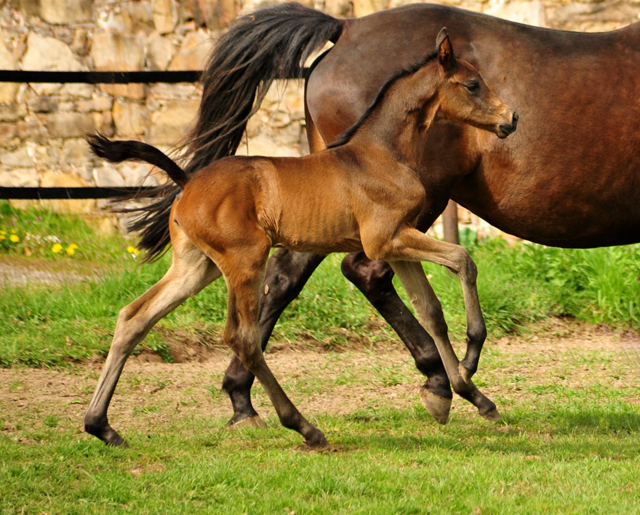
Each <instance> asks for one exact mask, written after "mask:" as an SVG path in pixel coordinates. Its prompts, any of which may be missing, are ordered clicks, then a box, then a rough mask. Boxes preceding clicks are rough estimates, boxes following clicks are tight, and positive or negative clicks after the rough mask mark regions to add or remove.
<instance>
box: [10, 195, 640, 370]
mask: <svg viewBox="0 0 640 515" xmlns="http://www.w3.org/2000/svg"><path fill="white" fill-rule="evenodd" d="M0 230H3V231H4V232H5V233H7V236H8V235H10V234H13V233H12V232H11V231H16V233H15V234H16V235H17V236H18V238H19V240H20V241H19V242H17V243H14V242H11V241H9V240H8V239H6V238H5V240H2V242H0V243H2V246H1V247H0V260H1V259H3V256H4V259H12V260H14V261H15V260H17V261H18V262H19V263H22V264H23V265H24V266H31V264H33V263H36V264H37V265H38V266H45V267H48V268H52V269H54V270H59V271H62V272H63V273H68V272H69V271H71V273H77V274H81V275H82V274H85V275H86V274H87V273H89V274H90V275H91V274H93V275H95V274H97V275H99V276H100V277H101V279H100V280H99V281H97V282H95V281H91V280H88V279H84V280H79V281H75V282H70V283H67V284H64V285H62V286H58V287H51V286H43V285H38V284H36V283H34V284H31V285H29V286H27V287H24V286H10V285H7V284H5V285H4V286H3V290H4V294H3V295H2V298H0V366H5V367H7V366H12V365H26V366H35V367H39V366H67V365H68V364H69V363H74V362H77V361H79V360H84V359H87V358H90V357H91V356H95V355H98V356H104V355H105V354H106V352H107V350H108V345H109V342H110V338H111V335H112V332H113V328H114V325H115V320H116V317H117V313H118V311H119V309H120V308H121V307H123V306H124V305H126V304H128V303H129V302H131V301H133V300H134V299H135V298H137V297H138V296H139V295H140V294H141V293H142V292H144V291H145V290H146V289H147V288H149V287H150V286H151V285H152V284H153V283H154V282H156V281H157V280H158V279H159V278H160V277H161V276H162V275H163V274H164V272H165V271H166V270H167V269H168V267H169V263H170V255H167V256H165V257H164V258H163V259H161V260H160V261H159V262H157V263H154V264H152V265H145V266H140V265H139V264H138V262H137V260H136V259H135V249H134V247H133V246H132V243H134V241H133V240H131V239H128V238H124V237H123V236H121V235H118V234H115V235H109V236H104V235H101V234H100V233H99V232H97V231H96V230H95V228H94V227H93V226H92V224H91V223H87V222H86V221H84V220H82V219H81V218H78V217H74V216H69V215H64V216H63V215H57V214H55V213H52V212H49V211H42V210H40V211H38V210H27V211H18V210H14V209H12V208H11V207H10V206H9V204H8V203H6V202H0ZM464 236H465V240H466V245H467V247H468V248H469V250H470V252H471V254H472V256H473V258H474V260H475V261H476V263H477V264H478V268H479V279H478V289H479V292H480V300H481V305H482V307H483V312H484V315H485V319H486V322H487V326H488V330H489V337H490V338H496V337H499V336H502V335H504V334H508V333H513V332H518V331H521V330H523V329H524V330H526V327H527V326H528V325H529V324H530V323H532V322H536V321H539V320H541V319H544V318H545V317H548V316H569V317H575V318H578V319H581V320H585V321H587V322H592V323H598V324H608V325H611V326H615V327H618V328H620V329H622V330H625V329H636V330H637V329H640V283H639V282H638V281H637V280H636V276H637V273H638V269H639V268H640V246H638V245H632V246H626V247H614V248H601V249H592V250H571V249H557V248H547V247H542V246H539V245H533V244H519V245H516V246H513V247H510V246H508V245H507V243H506V242H504V241H502V240H500V239H493V240H483V241H481V242H477V241H474V238H473V234H469V233H468V232H467V233H464ZM58 241H59V242H61V243H60V247H61V249H60V250H59V252H57V253H54V252H53V251H52V249H53V245H55V243H53V242H58ZM71 243H74V244H75V245H77V249H74V253H73V255H69V254H67V252H66V250H67V249H69V245H71ZM25 254H30V255H29V256H28V257H26V256H25ZM340 259H341V256H340V255H332V256H330V257H329V258H328V259H327V260H325V262H324V263H323V264H322V265H321V266H320V267H319V269H318V271H317V272H316V273H315V274H314V276H313V277H312V279H311V280H310V281H309V284H308V285H307V286H306V287H305V290H304V291H303V293H302V295H301V296H300V298H298V299H297V300H295V301H294V302H293V303H292V304H291V306H290V307H289V308H288V309H287V311H285V313H284V315H283V316H282V317H281V320H280V322H279V323H278V325H277V326H276V329H275V331H274V336H273V339H274V340H275V341H285V342H300V341H307V342H312V344H313V345H318V342H319V344H320V345H322V346H324V347H325V348H340V347H345V346H348V345H350V343H351V342H353V341H354V340H356V341H359V342H365V343H376V342H380V341H387V340H389V339H392V340H393V339H394V338H395V335H394V333H393V332H392V331H391V330H390V329H389V328H388V326H387V325H386V324H385V323H384V321H383V320H382V319H381V317H380V316H379V315H378V314H377V313H376V312H375V310H374V309H373V308H372V307H371V306H370V305H369V304H368V303H367V302H366V300H365V299H364V298H363V296H362V295H361V294H360V293H359V292H358V291H357V290H356V289H355V288H354V287H353V285H351V284H350V283H348V281H346V279H344V278H343V277H342V276H341V274H340V273H339V262H340ZM43 263H44V265H43ZM425 270H426V271H427V273H428V274H429V277H430V280H431V282H432V284H433V286H434V289H435V291H436V293H437V294H438V295H439V297H440V299H441V301H442V304H443V307H444V311H445V316H446V318H447V321H448V323H449V326H450V329H451V333H452V337H453V339H454V340H459V341H460V340H464V334H465V316H464V306H463V303H462V294H461V289H460V284H459V282H458V280H457V279H456V278H455V277H454V276H453V275H452V274H451V273H450V272H448V271H447V270H446V269H444V268H443V267H439V266H436V265H432V264H425ZM397 286H398V290H399V291H400V292H401V295H403V296H404V298H405V301H406V296H405V295H404V291H403V290H402V288H401V287H400V286H399V285H397ZM225 306H226V289H225V285H224V282H223V281H217V282H216V283H214V284H213V285H211V286H210V287H208V288H207V289H205V291H203V292H202V293H200V294H199V295H198V296H197V297H195V298H192V299H189V300H188V301H187V302H186V303H185V304H184V305H183V306H181V307H180V308H178V309H177V310H176V311H174V313H172V314H171V315H169V316H168V317H167V318H166V319H165V320H163V321H162V322H161V323H160V324H159V328H158V329H155V330H154V331H152V332H151V334H150V335H149V336H148V337H147V339H146V341H145V343H144V344H143V345H144V347H145V348H147V349H150V350H153V351H155V352H157V353H158V354H160V355H161V356H162V357H163V358H164V359H165V360H168V361H171V359H172V357H171V353H170V349H169V347H168V343H167V341H168V339H169V338H171V337H172V336H173V335H176V334H178V336H179V338H178V339H182V340H184V339H190V340H192V341H195V342H211V341H216V340H217V339H218V335H219V334H220V331H221V328H222V325H223V324H224V320H225V315H226V311H225V309H226V308H225Z"/></svg>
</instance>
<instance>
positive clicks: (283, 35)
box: [128, 3, 343, 261]
mask: <svg viewBox="0 0 640 515" xmlns="http://www.w3.org/2000/svg"><path fill="white" fill-rule="evenodd" d="M342 28H343V22H342V21H341V20H338V19H336V18H333V17H331V16H329V15H328V14H324V13H322V12H320V11H316V10H315V9H311V8H309V7H305V6H303V5H300V4H297V3H289V4H281V5H277V6H274V7H268V8H266V9H261V10H258V11H256V12H254V13H253V14H250V15H247V16H243V17H242V18H238V19H237V20H236V21H235V22H234V24H233V25H232V26H231V28H230V29H229V31H228V32H227V33H226V34H224V35H223V36H222V37H221V38H220V40H219V41H218V43H217V44H216V46H215V48H214V50H213V52H212V54H211V56H210V57H209V61H208V63H207V65H206V67H205V70H204V72H203V74H202V81H203V86H204V91H203V95H202V102H201V104H200V109H199V112H198V118H197V122H196V125H195V126H194V128H193V129H192V130H191V131H190V132H189V133H188V134H187V135H186V136H185V138H184V140H183V141H185V143H184V144H183V145H182V147H181V149H182V150H183V151H184V155H185V156H186V157H185V159H186V160H188V161H187V164H186V166H185V171H186V173H187V174H190V173H193V172H195V171H196V170H199V169H200V168H202V167H204V166H206V165H208V164H210V163H212V162H213V161H215V160H217V159H221V158H223V157H226V156H230V155H233V154H235V152H236V150H237V148H238V145H239V144H240V141H241V140H242V135H243V134H244V130H245V128H246V125H247V120H248V119H249V117H250V116H251V115H252V114H254V113H255V112H256V111H257V110H258V109H259V108H260V104H261V103H262V100H263V99H264V97H265V95H266V94H267V91H268V90H269V87H270V86H271V84H272V83H273V81H274V80H276V79H283V78H289V77H300V78H302V74H303V66H304V62H305V60H306V59H307V57H308V56H309V55H310V54H312V53H313V52H314V51H316V50H319V49H320V48H322V46H323V45H324V44H325V43H326V42H327V41H333V42H336V41H337V40H338V38H339V37H340V35H341V34H342ZM177 193H178V189H177V188H175V187H174V186H166V187H163V188H162V190H161V191H160V194H161V195H164V198H162V199H161V200H158V201H156V202H154V203H152V204H150V205H148V206H145V207H141V208H136V209H131V210H128V211H129V212H131V211H135V212H138V213H139V216H138V218H137V219H136V220H134V222H133V223H132V224H131V225H130V226H129V230H132V231H140V232H141V241H140V247H142V248H144V249H146V250H147V253H146V256H145V260H146V261H152V260H154V259H155V258H157V257H159V256H160V255H162V253H163V252H164V251H165V249H166V247H167V245H168V244H169V243H170V238H169V224H168V221H169V212H170V210H171V205H172V203H173V200H174V198H175V196H176V195H177Z"/></svg>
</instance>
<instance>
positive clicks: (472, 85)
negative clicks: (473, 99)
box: [464, 80, 480, 93]
mask: <svg viewBox="0 0 640 515" xmlns="http://www.w3.org/2000/svg"><path fill="white" fill-rule="evenodd" d="M464 87H465V88H467V91H469V93H476V92H477V91H478V90H479V89H480V83H479V82H477V81H475V80H474V81H471V82H467V83H466V84H465V85H464Z"/></svg>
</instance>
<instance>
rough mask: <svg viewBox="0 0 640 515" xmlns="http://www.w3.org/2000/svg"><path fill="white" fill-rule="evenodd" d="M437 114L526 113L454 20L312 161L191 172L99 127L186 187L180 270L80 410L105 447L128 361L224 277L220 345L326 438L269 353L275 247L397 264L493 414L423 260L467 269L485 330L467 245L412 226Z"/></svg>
mask: <svg viewBox="0 0 640 515" xmlns="http://www.w3.org/2000/svg"><path fill="white" fill-rule="evenodd" d="M439 118H447V119H451V120H456V121H458V122H460V123H465V124H471V125H473V126H474V127H477V128H479V129H480V130H484V131H487V132H488V131H490V132H492V133H494V134H495V135H497V136H498V137H500V138H506V137H507V136H508V135H509V134H511V133H512V132H513V131H514V130H515V128H516V121H517V116H516V115H515V113H513V112H512V111H511V110H510V109H509V108H508V107H507V106H506V104H504V103H503V102H502V101H501V100H500V99H499V98H498V97H497V96H496V95H495V94H494V93H493V92H492V91H491V90H490V89H489V88H488V87H487V85H486V84H485V83H484V81H483V79H482V77H481V76H480V75H479V73H478V72H477V70H475V68H473V67H472V66H471V65H469V64H468V63H466V62H465V61H462V60H458V59H456V58H455V57H454V54H453V49H452V47H451V42H450V39H449V37H448V36H447V33H446V29H442V30H441V32H440V33H439V34H438V37H437V40H436V50H435V51H434V52H432V53H430V54H429V55H428V56H427V57H426V58H424V57H423V58H422V59H421V60H420V61H418V63H417V64H414V65H411V66H408V67H406V68H405V69H404V70H402V71H400V72H399V73H397V74H395V75H394V76H393V77H392V78H390V79H389V80H388V81H387V82H386V83H385V84H384V85H383V87H382V88H381V89H380V91H379V92H378V94H377V95H376V97H375V99H374V101H373V102H372V104H371V106H370V107H369V108H368V109H367V110H366V111H365V113H364V115H363V116H362V117H361V118H360V119H359V120H358V122H357V123H356V124H355V125H354V126H353V127H352V128H351V129H350V130H348V131H346V132H345V133H344V134H343V135H342V136H341V137H340V138H339V139H338V141H337V142H336V143H335V144H334V145H331V148H329V149H327V150H325V151H324V152H319V153H315V154H312V155H310V156H307V157H303V158H268V157H237V156H236V157H228V158H226V159H222V160H218V161H215V162H214V163H212V164H210V165H208V166H206V167H204V168H203V169H201V170H199V171H197V172H196V173H193V174H187V173H185V171H184V170H183V169H182V168H180V167H179V166H178V165H177V164H176V163H175V162H174V161H172V160H171V159H170V158H168V157H167V156H166V155H165V154H163V153H162V152H161V151H159V150H158V149H156V148H155V147H151V146H150V145H147V144H145V143H140V142H135V141H125V142H117V141H116V142H112V141H109V140H108V139H106V138H104V137H101V136H94V137H90V138H89V139H88V140H89V143H90V145H91V147H92V149H93V150H94V152H95V153H96V154H97V155H98V156H100V157H103V158H105V159H107V160H109V161H111V162H121V161H124V160H131V159H133V160H144V161H147V162H149V163H151V164H154V165H156V166H159V167H160V168H162V169H163V170H165V171H166V172H167V174H168V175H169V176H170V177H171V179H172V180H173V181H174V182H175V183H176V184H177V185H178V187H180V188H181V189H182V190H183V191H182V194H181V195H180V197H179V198H177V199H176V200H175V201H174V202H173V207H172V210H171V217H170V223H169V230H170V237H171V243H172V245H173V263H172V265H171V268H170V269H169V271H168V272H167V274H166V275H165V276H164V277H163V278H162V279H161V280H160V281H159V282H158V283H157V284H156V285H154V286H153V287H152V288H151V289H149V290H148V291H147V292H146V293H145V294H143V295H142V296H141V297H140V298H139V299H137V300H136V301H134V302H133V303H131V304H130V305H128V306H126V307H125V308H123V309H122V310H121V311H120V314H119V316H118V322H117V325H116V329H115V333H114V338H113V342H112V344H111V348H110V350H109V355H108V357H107V360H106V362H105V365H104V369H103V371H102V374H101V376H100V379H99V381H98V385H97V387H96V391H95V394H94V396H93V399H92V400H91V403H90V405H89V409H88V411H87V413H86V415H85V419H84V423H85V428H86V430H87V431H88V432H89V433H91V434H93V435H95V436H97V437H98V438H100V439H101V440H103V441H105V442H106V443H108V444H112V445H120V444H122V443H123V442H124V440H123V439H122V437H121V436H120V435H119V434H118V433H117V432H116V431H115V430H114V429H113V428H112V427H111V426H110V425H109V423H108V418H107V409H108V405H109V402H110V400H111V397H112V395H113V392H114V390H115V387H116V384H117V381H118V379H119V376H120V374H121V372H122V368H123V366H124V363H125V362H126V359H127V358H128V356H129V355H130V354H131V352H132V351H133V349H134V347H135V346H136V345H137V344H138V343H139V342H140V341H141V340H142V339H143V338H144V337H145V336H146V334H147V333H148V332H149V330H150V329H151V327H153V325H154V324H155V323H156V322H157V321H158V320H159V319H160V318H162V317H163V316H165V315H166V314H168V313H169V312H171V311H172V310H173V309H175V308H176V307H177V306H178V305H180V304H181V303H182V302H183V301H184V300H186V299H187V298H188V297H190V296H191V295H194V294H196V293H197V292H199V291H200V290H201V289H202V288H204V287H205V286H207V285H208V284H209V283H211V282H212V281H214V280H216V279H218V278H219V277H221V276H224V278H225V281H226V283H227V289H228V305H227V309H228V313H227V320H226V324H225V329H224V340H225V342H226V343H227V344H228V345H229V346H230V347H231V349H232V350H233V352H234V354H235V355H236V356H237V357H238V359H239V360H240V361H241V362H242V363H243V364H244V366H246V367H247V368H248V369H249V370H250V371H251V372H252V373H253V374H255V376H256V377H257V378H258V379H259V380H260V382H261V383H262V385H263V387H264V389H265V391H266V392H267V394H268V396H269V398H270V400H271V402H272V403H273V405H274V407H275V409H276V412H277V414H278V417H279V418H280V421H281V423H282V425H283V426H285V427H287V428H290V429H293V430H295V431H297V432H299V433H300V434H301V435H302V436H303V437H304V438H305V443H306V444H307V445H309V446H314V447H315V446H320V447H323V446H326V445H327V441H326V439H325V436H324V434H323V433H322V431H320V430H319V429H317V428H316V427H314V426H313V425H312V424H311V423H309V422H308V421H307V420H306V419H305V418H304V417H303V416H302V415H301V414H300V412H299V411H298V410H297V409H296V407H295V406H294V405H293V403H292V402H291V401H290V400H289V398H288V397H287V395H286V394H285V392H284V391H283V390H282V388H281V387H280V385H279V384H278V382H277V380H276V378H275V377H274V376H273V374H272V372H271V370H270V369H269V367H268V366H267V364H266V361H265V359H264V356H263V353H262V348H261V345H260V331H259V326H258V317H259V310H260V298H261V293H262V285H263V281H264V276H265V269H266V265H267V260H268V257H269V251H270V249H271V248H272V247H274V246H279V247H284V248H287V249H290V250H295V251H297V252H313V253H319V254H328V253H331V252H354V251H356V252H357V251H360V252H364V253H365V254H366V255H367V256H368V257H369V258H371V259H384V260H386V261H387V262H389V263H391V266H392V267H393V269H394V271H395V273H396V274H397V275H398V277H399V278H400V280H401V282H402V284H403V285H404V287H405V288H406V290H407V292H408V293H409V296H410V297H411V299H412V302H413V304H414V306H415V309H416V312H417V313H418V317H419V318H420V319H421V321H422V322H423V323H424V324H425V325H426V326H427V328H428V329H429V330H431V331H432V332H433V334H434V336H435V340H436V345H437V347H438V351H439V352H440V353H441V355H442V357H443V361H444V363H445V367H446V370H447V373H448V375H449V377H451V378H452V381H453V382H454V383H460V386H459V387H460V388H465V389H466V391H467V392H468V395H470V396H472V397H473V398H474V399H475V402H476V403H477V404H478V405H479V406H481V411H482V412H483V413H484V414H485V415H486V416H488V417H492V416H493V417H497V416H498V415H497V411H496V408H495V405H494V404H493V402H491V401H490V400H489V399H487V398H486V397H485V396H484V395H483V394H482V393H480V391H479V390H478V389H477V388H476V387H475V385H474V384H473V383H472V382H471V381H470V380H469V381H468V382H465V381H464V380H463V378H462V377H461V376H460V373H459V370H458V367H459V363H458V359H457V357H456V355H455V353H454V351H453V348H452V347H451V343H450V342H449V339H448V336H447V332H446V331H444V332H442V331H440V328H439V327H438V326H437V322H435V321H434V319H433V314H432V311H433V310H432V306H433V305H435V304H438V300H437V298H436V297H435V294H434V292H433V290H432V289H431V287H430V285H429V283H428V281H427V279H426V276H425V273H424V270H423V269H422V265H421V261H432V262H434V263H438V264H441V265H444V266H446V267H448V268H449V269H451V270H452V271H454V272H455V273H456V274H457V275H458V276H459V277H460V279H461V282H462V286H463V292H464V302H465V308H466V310H467V313H468V321H469V324H470V325H471V326H473V327H475V328H476V330H478V331H481V330H484V321H483V318H482V312H481V310H480V304H479V302H478V295H477V290H476V276H477V272H476V267H475V264H474V263H473V261H472V260H471V258H470V256H469V254H468V253H467V252H466V250H464V249H463V248H462V247H459V246H457V245H451V244H448V243H444V242H440V241H438V240H435V239H433V238H430V237H428V236H427V235H425V234H424V233H422V232H421V231H419V230H417V229H416V228H415V226H416V224H417V222H418V218H419V216H420V213H421V212H422V211H423V209H424V203H425V199H426V197H427V193H426V192H425V189H424V187H423V186H422V183H421V181H420V179H419V176H418V167H419V166H424V158H423V153H424V140H425V138H426V137H427V135H428V132H429V128H430V127H431V126H432V124H433V123H434V121H435V120H437V119H439ZM491 137H492V138H493V137H495V136H493V135H491ZM428 401H429V406H430V407H431V409H432V413H433V414H434V415H435V416H436V417H442V416H447V415H448V413H449V408H450V406H449V404H450V399H447V398H441V397H437V396H431V397H430V398H429V399H428Z"/></svg>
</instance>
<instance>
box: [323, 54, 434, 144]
mask: <svg viewBox="0 0 640 515" xmlns="http://www.w3.org/2000/svg"><path fill="white" fill-rule="evenodd" d="M437 56H438V51H437V50H436V51H434V52H432V53H430V54H429V55H427V56H426V57H425V58H424V59H423V60H422V61H419V62H417V63H414V64H410V65H409V66H406V67H405V68H403V69H402V70H400V71H398V72H396V73H394V74H393V75H392V76H391V77H390V78H389V79H387V82H385V83H384V84H383V85H382V87H381V88H380V90H379V91H378V93H377V95H376V97H375V99H374V100H373V102H372V103H371V105H370V106H369V107H367V110H366V111H365V112H364V113H362V116H360V118H359V119H358V121H357V122H356V123H354V124H353V125H352V126H351V127H349V128H348V129H347V130H346V131H344V132H343V133H342V134H340V135H339V136H338V137H337V138H336V140H335V141H334V142H333V143H330V144H329V145H327V148H335V147H340V146H342V145H344V144H346V143H348V142H349V141H351V138H353V136H354V135H355V134H356V132H358V130H359V129H360V127H362V125H363V124H364V122H366V121H367V119H368V118H369V117H370V116H371V114H372V113H373V112H374V111H375V110H376V109H377V107H378V106H379V105H380V104H381V103H382V100H383V99H384V97H385V95H386V94H387V92H388V91H389V88H391V86H393V84H395V83H396V82H397V81H398V80H400V79H402V78H403V77H407V76H409V75H413V74H414V73H416V72H417V71H418V70H419V69H420V68H422V67H423V66H425V65H426V64H427V63H429V62H430V61H433V60H434V59H435V58H436V57H437Z"/></svg>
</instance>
